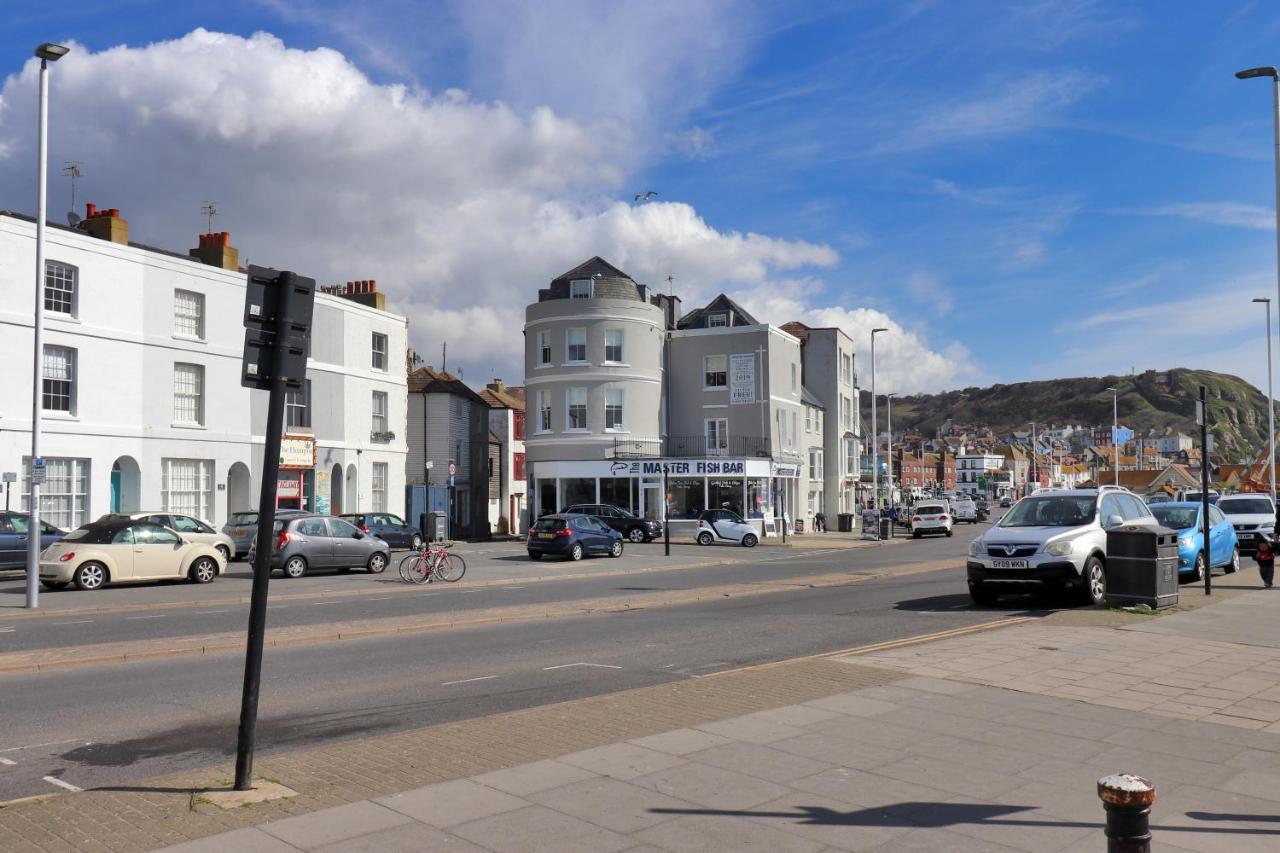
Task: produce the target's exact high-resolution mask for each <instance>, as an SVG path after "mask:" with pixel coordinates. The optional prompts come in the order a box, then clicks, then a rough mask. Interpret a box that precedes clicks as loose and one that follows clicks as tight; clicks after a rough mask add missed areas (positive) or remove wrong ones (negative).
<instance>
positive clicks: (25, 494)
mask: <svg viewBox="0 0 1280 853" xmlns="http://www.w3.org/2000/svg"><path fill="white" fill-rule="evenodd" d="M44 474H45V481H44V485H43V486H41V487H40V517H41V520H43V521H46V522H48V523H49V524H52V525H54V526H56V527H61V528H63V529H64V530H71V529H74V528H76V527H79V526H80V525H82V524H84V523H85V522H86V521H88V518H87V515H88V506H89V460H88V459H59V458H54V457H49V456H46V457H45V460H44ZM30 507H31V457H30V456H26V457H23V459H22V509H23V511H24V512H30V511H31V510H30Z"/></svg>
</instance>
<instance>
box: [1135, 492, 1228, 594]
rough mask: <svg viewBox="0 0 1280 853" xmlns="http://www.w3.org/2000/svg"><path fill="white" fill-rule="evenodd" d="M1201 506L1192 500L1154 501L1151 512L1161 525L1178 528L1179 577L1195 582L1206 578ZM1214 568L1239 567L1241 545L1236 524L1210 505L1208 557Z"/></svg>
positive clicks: (1225, 569)
mask: <svg viewBox="0 0 1280 853" xmlns="http://www.w3.org/2000/svg"><path fill="white" fill-rule="evenodd" d="M1201 509H1202V506H1201V505H1200V504H1199V503H1192V502H1191V501H1170V502H1167V503H1161V504H1154V505H1153V506H1152V507H1151V514H1152V515H1154V516H1155V517H1156V521H1158V522H1160V525H1161V526H1162V527H1167V528H1169V529H1170V530H1176V531H1177V532H1178V579H1179V580H1181V581H1184V582H1189V583H1194V582H1196V581H1200V580H1204V571H1205V563H1206V559H1205V553H1204V552H1205V548H1204V532H1203V526H1202V524H1201V519H1200V511H1201ZM1207 562H1208V564H1209V565H1210V566H1211V567H1213V568H1215V569H1216V568H1219V567H1221V568H1222V569H1223V571H1225V572H1226V573H1227V574H1231V573H1232V572H1234V571H1235V570H1237V569H1239V568H1240V546H1239V543H1238V542H1237V541H1236V531H1235V528H1234V527H1232V526H1231V522H1230V521H1227V517H1226V516H1225V515H1223V514H1222V510H1220V509H1218V508H1217V507H1216V506H1213V505H1212V504H1210V505H1209V559H1208V561H1207Z"/></svg>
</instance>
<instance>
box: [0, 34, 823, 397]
mask: <svg viewBox="0 0 1280 853" xmlns="http://www.w3.org/2000/svg"><path fill="white" fill-rule="evenodd" d="M596 53H597V54H599V50H597V51H596ZM597 58H600V57H599V56H598V55H597ZM604 64H606V65H607V63H604ZM654 73H655V74H657V76H658V77H659V79H666V77H667V76H669V74H668V71H667V70H663V69H654ZM35 75H36V67H35V63H34V60H33V61H29V62H28V63H27V65H26V66H25V67H24V69H23V71H22V72H21V73H20V74H18V75H14V76H11V77H9V78H8V79H6V80H5V81H4V85H3V88H2V89H0V158H3V159H0V163H2V164H3V167H2V168H0V198H2V199H4V200H5V201H4V202H3V206H8V207H17V208H21V207H23V200H24V199H26V198H28V197H29V193H30V189H29V181H28V175H29V172H28V170H27V168H26V167H25V165H24V164H26V163H29V162H31V160H32V150H31V149H32V145H33V139H32V133H31V124H30V121H29V120H28V117H29V116H31V115H33V114H34V112H35V110H34V103H33V97H34V96H33V93H34V90H35ZM52 88H53V100H52V107H51V116H52V118H51V121H52V130H51V137H50V138H51V152H50V162H52V163H55V164H56V163H61V162H63V161H64V160H80V161H82V162H83V163H84V173H85V177H84V179H83V180H82V181H81V184H80V188H79V198H80V199H81V200H82V201H93V202H95V203H97V204H99V205H102V206H110V207H118V208H121V209H122V211H123V213H124V215H125V216H126V217H127V218H128V219H129V220H130V225H131V231H132V234H133V236H134V238H135V239H137V240H140V241H143V242H147V243H150V244H152V245H159V246H165V247H170V248H173V249H177V250H184V249H186V248H188V247H190V246H193V245H194V244H195V239H196V234H197V233H198V232H199V231H202V230H204V220H203V218H202V217H201V215H200V213H199V210H200V204H201V202H202V201H204V200H206V199H213V200H215V201H216V202H218V206H219V209H220V211H221V215H220V217H219V219H218V220H217V221H215V224H214V227H215V228H218V229H225V230H229V231H231V232H232V242H233V243H234V244H235V245H236V246H238V247H239V248H240V249H241V253H242V254H241V258H242V261H245V262H253V263H266V264H271V265H273V266H277V267H281V268H291V269H296V270H299V271H301V272H305V273H308V274H312V275H314V276H316V277H317V279H318V280H320V281H321V282H322V283H325V282H331V281H344V280H348V279H353V278H360V279H367V278H373V279H377V280H378V282H379V286H380V288H381V289H383V290H385V291H387V293H388V302H389V305H390V307H392V308H393V309H394V310H397V311H399V312H402V313H405V314H407V315H408V316H409V318H410V321H411V328H412V329H413V332H412V340H413V343H414V345H415V346H416V347H418V348H420V349H421V350H422V351H423V354H424V355H425V356H426V357H427V358H428V361H432V360H434V359H435V357H436V354H437V353H438V352H439V350H440V341H441V338H443V337H444V336H446V335H447V336H448V338H449V349H450V355H451V358H450V362H455V358H454V356H456V358H457V360H458V361H461V362H462V363H463V364H464V365H466V366H468V367H469V368H470V369H469V370H468V371H467V375H468V378H472V377H474V378H475V379H477V380H479V379H483V378H484V377H483V376H482V375H477V373H483V372H486V371H488V370H489V369H491V368H492V369H495V370H498V371H500V373H501V374H502V375H503V376H504V377H512V378H515V377H518V376H519V373H520V372H521V365H520V364H519V360H520V356H519V347H520V343H519V339H520V326H521V318H522V309H523V306H524V305H525V304H526V303H528V302H529V301H531V300H533V299H535V298H536V291H537V289H538V288H539V287H541V286H545V284H546V282H547V281H548V280H549V279H550V278H552V277H553V276H554V275H556V274H558V273H560V272H563V271H564V270H566V269H568V268H570V267H572V266H574V265H576V264H577V263H579V262H581V261H582V260H584V259H585V258H587V257H590V256H591V255H593V254H600V255H603V256H605V257H608V258H609V259H610V260H611V261H613V262H614V263H617V264H618V265H620V266H621V267H622V268H623V269H626V270H627V271H628V272H630V273H631V274H632V275H634V276H636V277H637V279H639V280H641V281H648V282H650V283H657V282H660V281H661V280H662V279H664V278H665V277H666V276H667V275H668V274H672V275H674V276H675V277H676V286H677V288H678V290H679V291H680V292H681V294H682V295H684V296H685V297H686V299H687V300H689V302H688V304H692V301H693V300H694V299H696V298H697V297H698V296H699V295H702V294H707V295H709V294H711V293H714V292H715V291H717V290H720V289H732V288H734V287H768V286H769V285H770V283H771V282H773V281H775V280H777V279H778V278H779V277H780V276H783V275H797V274H798V275H805V274H808V272H807V271H808V270H810V269H812V268H815V267H831V266H833V265H835V264H836V263H837V262H838V260H839V257H838V255H837V253H836V252H835V250H833V249H832V248H830V247H828V246H825V245H818V244H814V243H809V242H805V241H802V240H787V239H778V238H774V237H770V236H767V235H763V234H753V233H745V234H744V233H737V232H726V231H721V230H718V229H716V228H714V227H713V226H711V225H710V224H708V223H707V222H706V221H704V220H703V219H702V218H701V217H700V216H699V215H698V214H697V212H696V211H695V210H694V209H693V208H692V207H690V206H689V205H686V204H679V203H669V202H663V201H658V202H656V203H650V204H646V205H641V206H632V205H629V204H624V203H620V202H617V201H616V200H614V199H615V198H616V197H617V196H618V195H621V196H623V197H625V198H627V199H629V198H630V196H631V194H632V192H634V189H635V188H633V187H629V186H628V187H625V188H624V184H625V182H626V179H627V177H628V175H629V174H630V171H631V169H632V167H633V161H634V160H635V159H636V157H637V156H638V155H637V153H636V152H637V151H640V150H643V149H644V145H645V144H646V140H645V139H644V138H642V137H643V134H640V135H638V134H637V132H636V131H635V130H634V129H633V125H631V124H629V123H627V122H626V121H623V120H620V119H618V118H567V117H565V116H564V115H561V114H557V113H556V112H553V111H552V110H551V109H549V108H546V107H537V106H533V107H529V108H527V109H517V108H515V107H512V106H509V105H507V104H504V103H500V102H480V101H476V100H474V99H473V98H471V97H470V96H469V95H468V94H467V93H466V92H463V91H460V90H445V91H442V92H435V93H433V92H427V91H423V90H419V89H416V88H413V87H407V86H401V85H379V84H375V83H374V82H372V81H370V80H369V79H368V77H367V76H366V75H365V74H363V73H362V72H361V71H360V70H359V69H358V68H357V67H355V66H354V65H353V64H352V63H350V62H349V61H348V60H347V59H346V58H345V57H344V56H343V55H341V54H340V53H338V52H337V51H334V50H330V49H324V48H321V49H317V50H309V51H303V50H296V49H290V48H288V47H286V46H285V45H284V44H283V43H282V42H281V41H280V40H279V39H277V38H275V37H273V36H270V35H266V34H256V35H254V36H252V37H248V38H244V37H240V36H235V35H225V34H220V33H213V32H207V31H204V30H196V31H193V32H192V33H190V34H188V35H186V36H184V37H182V38H180V39H176V40H173V41H167V42H158V43H155V44H151V45H148V46H145V47H138V48H131V47H116V48H112V49H109V50H104V51H101V52H98V53H92V52H90V51H88V50H86V49H84V48H83V47H81V46H79V45H77V46H76V47H75V50H74V51H73V52H72V53H71V54H70V55H69V56H68V57H66V58H65V59H64V60H62V61H61V62H59V63H58V65H57V67H56V69H55V72H54V75H53V87H52ZM642 111H643V110H642ZM624 112H625V111H624ZM655 144H662V140H661V139H658V140H657V142H656V143H655ZM641 189H647V187H642V188H641ZM659 189H660V188H659ZM65 192H66V185H65V184H63V183H60V182H59V180H58V179H57V178H56V177H55V179H54V181H52V182H51V197H52V199H53V200H54V201H53V203H52V207H51V210H52V211H59V210H61V209H62V207H63V206H64V205H65V202H60V201H59V199H65V198H66V195H64V193H65ZM611 196H612V197H611ZM54 216H55V218H60V217H59V216H58V215H57V214H54ZM495 362H496V363H495Z"/></svg>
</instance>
